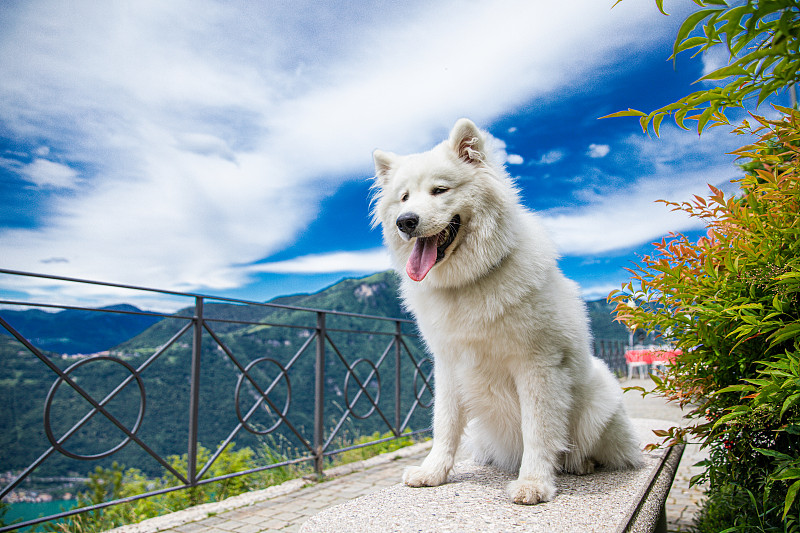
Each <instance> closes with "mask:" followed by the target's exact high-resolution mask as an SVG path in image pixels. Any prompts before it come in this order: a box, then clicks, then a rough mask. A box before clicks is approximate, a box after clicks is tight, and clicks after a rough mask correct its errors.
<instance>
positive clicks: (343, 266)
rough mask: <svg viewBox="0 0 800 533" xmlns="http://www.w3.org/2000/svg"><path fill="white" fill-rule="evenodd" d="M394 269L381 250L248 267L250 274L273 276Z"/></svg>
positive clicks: (327, 255)
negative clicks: (262, 273) (271, 274)
mask: <svg viewBox="0 0 800 533" xmlns="http://www.w3.org/2000/svg"><path fill="white" fill-rule="evenodd" d="M391 267H392V265H391V259H390V257H389V253H388V252H387V251H386V250H385V249H383V248H379V249H377V250H366V251H361V252H332V253H327V254H313V255H305V256H302V257H297V258H294V259H289V260H286V261H277V262H274V263H260V264H257V265H252V266H249V267H247V270H248V271H249V272H268V273H273V274H287V273H299V274H323V273H334V272H377V271H382V270H388V269H390V268H391Z"/></svg>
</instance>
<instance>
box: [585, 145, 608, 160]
mask: <svg viewBox="0 0 800 533" xmlns="http://www.w3.org/2000/svg"><path fill="white" fill-rule="evenodd" d="M610 151H611V147H610V146H609V145H607V144H594V143H592V144H590V145H589V150H587V152H586V155H588V156H589V157H591V158H593V159H599V158H602V157H605V156H607V155H608V153H609V152H610Z"/></svg>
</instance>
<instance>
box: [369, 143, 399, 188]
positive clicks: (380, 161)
mask: <svg viewBox="0 0 800 533" xmlns="http://www.w3.org/2000/svg"><path fill="white" fill-rule="evenodd" d="M396 158H397V156H396V155H394V154H393V153H391V152H383V151H381V150H375V151H374V152H372V159H373V160H374V161H375V178H376V179H380V180H381V182H385V181H386V179H387V178H388V177H389V172H390V171H391V170H392V166H393V165H394V162H395V159H396Z"/></svg>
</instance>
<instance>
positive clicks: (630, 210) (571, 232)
mask: <svg viewBox="0 0 800 533" xmlns="http://www.w3.org/2000/svg"><path fill="white" fill-rule="evenodd" d="M747 142H748V141H747V140H746V139H745V138H739V137H736V136H732V135H730V134H728V133H727V132H725V131H724V130H723V129H721V128H717V129H713V130H709V131H708V132H706V133H704V134H703V136H702V137H700V138H698V136H697V134H696V133H693V132H687V131H683V130H679V129H678V128H677V127H674V126H671V125H666V126H664V127H662V130H661V137H660V138H656V139H653V138H649V137H646V136H644V135H635V136H631V137H629V138H628V139H627V140H626V141H625V144H626V145H627V147H626V148H625V150H626V151H627V152H629V153H634V154H638V159H639V163H641V164H644V165H647V167H648V169H647V170H646V171H644V172H643V173H642V175H641V177H640V178H639V179H638V180H637V181H636V182H635V183H633V184H630V185H629V186H627V187H624V188H621V189H620V188H612V187H611V186H609V188H608V189H607V190H600V191H599V192H594V193H592V194H585V195H584V198H586V199H587V202H586V203H585V204H582V205H579V206H574V207H571V208H567V209H565V208H562V209H552V210H549V211H545V212H543V213H541V215H542V217H543V219H544V222H545V224H546V226H547V227H548V228H549V229H550V231H551V233H552V236H553V239H554V240H555V242H556V245H557V246H558V248H559V249H560V250H561V252H562V253H564V254H566V255H575V256H585V255H592V254H601V253H608V252H613V251H620V250H625V249H628V248H631V247H635V246H640V245H641V244H643V243H646V242H652V241H653V240H655V239H658V238H661V237H662V236H664V235H666V234H668V233H669V232H672V231H676V232H683V231H689V230H693V229H699V228H702V227H703V223H702V221H700V220H698V219H696V218H690V217H689V216H688V215H687V214H685V213H683V212H682V211H673V210H672V209H671V208H670V207H667V206H665V205H664V204H662V203H656V201H657V200H668V201H672V202H683V201H690V200H692V199H693V197H694V195H695V194H696V195H700V196H705V195H706V194H707V193H708V187H707V184H709V183H710V184H712V185H715V186H720V185H721V184H724V183H727V182H729V181H730V180H731V179H734V178H736V177H738V176H740V175H741V171H740V170H739V169H737V168H736V167H735V165H734V158H733V156H729V155H725V154H726V153H727V152H730V151H732V150H733V149H734V148H736V147H737V146H740V145H742V144H746V143H747ZM609 181H613V180H611V179H609Z"/></svg>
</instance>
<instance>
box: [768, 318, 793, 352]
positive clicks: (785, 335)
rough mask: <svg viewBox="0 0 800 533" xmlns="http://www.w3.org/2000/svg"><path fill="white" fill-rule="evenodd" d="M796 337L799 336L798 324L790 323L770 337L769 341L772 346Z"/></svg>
mask: <svg viewBox="0 0 800 533" xmlns="http://www.w3.org/2000/svg"><path fill="white" fill-rule="evenodd" d="M798 336H800V322H792V323H790V324H787V325H786V326H784V327H782V328H781V329H779V330H778V331H776V332H775V333H773V334H772V335H770V337H769V340H770V342H771V343H772V345H773V346H774V345H776V344H780V343H782V342H784V341H786V340H789V339H794V338H796V337H798Z"/></svg>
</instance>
